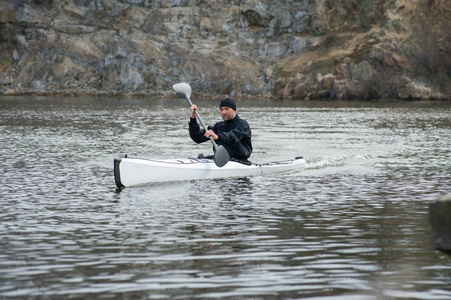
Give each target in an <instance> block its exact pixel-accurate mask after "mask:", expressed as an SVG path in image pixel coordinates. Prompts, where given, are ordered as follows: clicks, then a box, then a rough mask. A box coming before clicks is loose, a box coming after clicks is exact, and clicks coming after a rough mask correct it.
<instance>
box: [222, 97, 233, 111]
mask: <svg viewBox="0 0 451 300" xmlns="http://www.w3.org/2000/svg"><path fill="white" fill-rule="evenodd" d="M223 106H227V107H230V108H231V109H233V110H234V111H236V103H235V100H233V99H231V98H224V99H222V100H221V103H220V104H219V108H221V107H223Z"/></svg>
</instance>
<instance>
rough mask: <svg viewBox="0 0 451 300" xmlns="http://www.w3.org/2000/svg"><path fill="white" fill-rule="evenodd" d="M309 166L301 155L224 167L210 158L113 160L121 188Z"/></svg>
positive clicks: (237, 163) (117, 183)
mask: <svg viewBox="0 0 451 300" xmlns="http://www.w3.org/2000/svg"><path fill="white" fill-rule="evenodd" d="M306 165H307V163H306V161H305V159H304V158H302V157H296V158H295V159H293V160H286V161H278V162H270V163H263V164H256V163H248V164H245V163H241V162H237V161H229V162H228V163H227V164H226V165H225V166H223V167H221V168H220V167H218V166H216V165H215V162H214V160H213V159H207V158H186V159H163V160H157V159H142V158H127V157H125V158H116V159H114V178H115V181H116V185H117V187H119V188H122V187H128V186H136V185H143V184H148V183H153V182H166V181H182V180H199V179H213V178H225V177H248V176H258V175H265V174H273V173H280V172H287V171H294V170H300V169H302V168H305V166H306Z"/></svg>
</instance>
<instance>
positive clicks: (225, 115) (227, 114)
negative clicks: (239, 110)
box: [219, 106, 236, 121]
mask: <svg viewBox="0 0 451 300" xmlns="http://www.w3.org/2000/svg"><path fill="white" fill-rule="evenodd" d="M219 112H220V113H221V117H222V119H223V120H224V121H230V120H233V119H235V116H236V111H234V110H233V109H231V108H230V107H227V106H223V107H221V108H220V109H219Z"/></svg>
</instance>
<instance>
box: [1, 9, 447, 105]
mask: <svg viewBox="0 0 451 300" xmlns="http://www.w3.org/2000/svg"><path fill="white" fill-rule="evenodd" d="M450 20H451V2H450V1H449V0H392V1H386V0H334V1H332V0H317V1H313V0H302V1H292V0H281V1H271V0H233V1H225V2H224V1H219V0H212V1H205V0H127V1H126V0H93V1H86V0H73V1H68V0H16V1H10V0H0V34H1V39H0V59H1V61H0V93H1V94H9V95H12V94H27V93H32V94H63V95H72V94H78V95H80V94H84V95H86V94H88V95H89V94H91V95H102V94H108V95H126V94H143V95H157V94H161V93H163V92H165V91H167V90H169V89H170V87H171V85H172V84H173V83H176V82H180V81H186V82H189V83H190V84H191V85H192V87H193V90H194V91H195V94H196V95H197V96H201V95H200V93H203V94H204V95H205V96H206V95H215V94H229V95H231V96H238V97H248V96H257V97H262V96H272V97H277V98H288V99H322V98H327V99H376V98H396V99H436V98H437V99H449V98H450V95H451V56H450V54H449V53H451V32H450V30H449V28H451V24H450Z"/></svg>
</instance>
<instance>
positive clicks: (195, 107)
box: [190, 104, 199, 119]
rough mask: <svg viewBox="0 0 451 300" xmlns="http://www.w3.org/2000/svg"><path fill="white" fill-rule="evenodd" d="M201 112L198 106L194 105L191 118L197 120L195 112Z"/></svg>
mask: <svg viewBox="0 0 451 300" xmlns="http://www.w3.org/2000/svg"><path fill="white" fill-rule="evenodd" d="M196 110H197V111H199V109H198V108H197V106H196V104H193V106H191V115H190V117H191V118H192V119H195V118H196V113H195V112H194V111H196Z"/></svg>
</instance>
